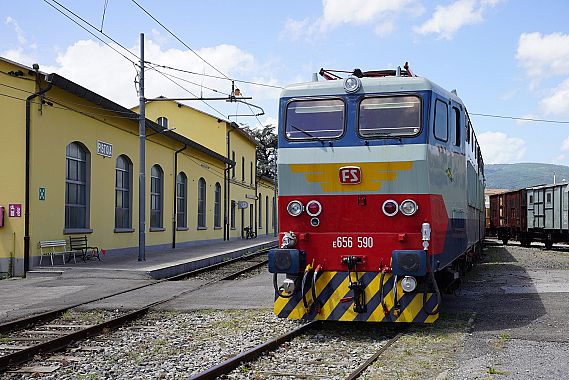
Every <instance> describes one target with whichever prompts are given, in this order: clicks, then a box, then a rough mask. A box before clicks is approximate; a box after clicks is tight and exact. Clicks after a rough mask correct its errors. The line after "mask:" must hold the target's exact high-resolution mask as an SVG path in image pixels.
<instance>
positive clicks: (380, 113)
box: [359, 96, 421, 137]
mask: <svg viewBox="0 0 569 380" xmlns="http://www.w3.org/2000/svg"><path fill="white" fill-rule="evenodd" d="M420 129H421V100H420V99H419V98H418V97H417V96H389V97H388V96H386V97H378V98H365V99H363V100H362V101H361V102H360V107H359V133H360V135H362V136H364V137H383V136H414V135H416V134H417V133H419V131H420Z"/></svg>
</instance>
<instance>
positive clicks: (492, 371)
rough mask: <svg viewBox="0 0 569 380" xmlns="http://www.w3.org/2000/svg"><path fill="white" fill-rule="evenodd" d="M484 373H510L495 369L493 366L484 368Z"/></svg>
mask: <svg viewBox="0 0 569 380" xmlns="http://www.w3.org/2000/svg"><path fill="white" fill-rule="evenodd" d="M486 373H487V374H489V375H509V374H510V372H509V371H502V370H499V369H496V368H494V367H488V369H487V370H486Z"/></svg>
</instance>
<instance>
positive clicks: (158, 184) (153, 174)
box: [150, 165, 164, 228]
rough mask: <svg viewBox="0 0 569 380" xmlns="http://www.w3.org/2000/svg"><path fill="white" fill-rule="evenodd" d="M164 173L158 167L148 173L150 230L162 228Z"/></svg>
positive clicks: (155, 166)
mask: <svg viewBox="0 0 569 380" xmlns="http://www.w3.org/2000/svg"><path fill="white" fill-rule="evenodd" d="M163 194H164V172H163V171H162V168H161V167H160V165H154V166H153V167H152V169H151V171H150V228H162V226H163V224H162V210H163V205H164V197H163Z"/></svg>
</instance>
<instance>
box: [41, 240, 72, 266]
mask: <svg viewBox="0 0 569 380" xmlns="http://www.w3.org/2000/svg"><path fill="white" fill-rule="evenodd" d="M39 247H40V254H41V255H40V266H41V262H42V259H43V257H44V256H49V258H50V259H51V266H53V256H55V255H61V256H62V259H63V264H65V255H66V254H67V253H69V260H71V255H73V261H74V262H77V260H76V259H75V251H74V250H73V249H71V250H67V243H66V242H65V240H42V241H40V242H39Z"/></svg>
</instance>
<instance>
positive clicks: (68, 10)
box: [43, 0, 140, 64]
mask: <svg viewBox="0 0 569 380" xmlns="http://www.w3.org/2000/svg"><path fill="white" fill-rule="evenodd" d="M43 1H44V2H45V3H46V4H47V5H49V6H50V7H52V8H53V9H55V10H56V11H58V12H59V13H61V14H62V15H64V16H65V17H67V18H68V19H69V20H71V21H73V23H75V24H77V26H79V27H80V28H81V29H83V30H85V31H86V32H87V33H89V34H90V35H92V36H93V37H95V38H96V39H98V40H99V41H101V42H102V43H104V44H105V45H107V46H108V47H110V48H111V49H113V50H114V51H115V52H116V53H118V54H120V55H121V56H122V57H123V58H124V59H126V60H127V61H129V62H131V63H133V64H136V63H135V62H134V61H133V60H132V59H130V58H128V57H127V56H126V55H124V54H123V53H121V52H120V51H118V50H117V49H116V48H114V47H113V46H111V44H109V43H108V42H107V41H105V40H103V39H102V38H100V37H99V36H97V35H96V34H95V33H93V32H91V31H90V30H89V29H87V28H85V27H84V26H83V25H81V24H80V23H78V22H77V21H76V20H74V19H73V18H71V17H70V16H69V15H68V14H66V13H65V12H63V11H62V10H61V9H59V8H57V7H56V6H55V5H53V4H52V3H50V2H49V1H53V2H54V3H56V4H57V5H59V6H60V7H61V8H63V9H65V10H66V11H67V12H69V13H71V14H72V15H73V16H75V17H77V18H78V19H80V20H81V21H83V22H84V23H85V24H87V25H89V26H90V27H91V28H93V29H95V30H96V31H98V32H99V33H101V34H102V35H104V36H105V37H107V38H108V39H109V40H111V41H112V42H114V43H115V44H117V45H118V46H120V47H121V48H123V49H124V50H125V51H127V52H129V53H130V54H131V55H133V56H134V57H135V58H137V59H140V58H139V57H137V56H136V54H134V53H133V52H131V51H130V50H128V49H127V48H125V47H124V46H122V45H121V44H120V43H118V42H117V41H115V40H114V39H113V38H111V37H110V36H108V35H107V34H106V33H103V32H102V31H100V30H98V29H97V28H96V27H95V26H93V25H92V24H91V23H89V22H88V21H86V20H85V19H83V18H82V17H81V16H79V15H77V14H76V13H74V12H73V11H71V10H70V9H69V8H67V7H65V6H64V5H62V4H60V3H59V2H57V1H56V0H49V1H48V0H43Z"/></svg>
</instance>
